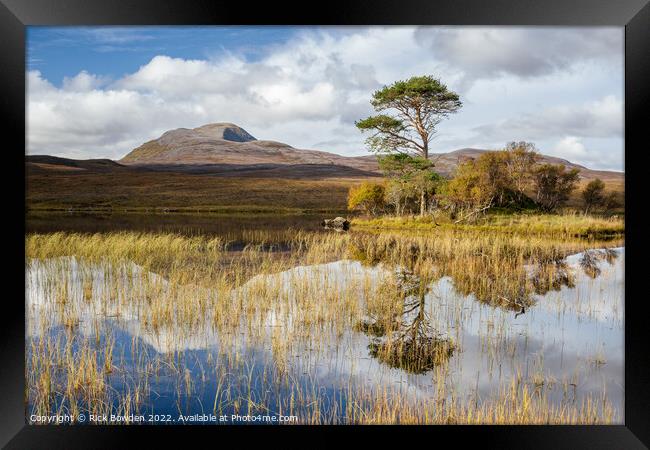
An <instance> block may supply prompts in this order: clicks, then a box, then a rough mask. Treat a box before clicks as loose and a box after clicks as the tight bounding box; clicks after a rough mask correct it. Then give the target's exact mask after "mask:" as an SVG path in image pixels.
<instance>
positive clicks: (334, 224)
mask: <svg viewBox="0 0 650 450" xmlns="http://www.w3.org/2000/svg"><path fill="white" fill-rule="evenodd" d="M321 225H322V226H323V227H325V228H331V229H333V230H344V231H347V230H348V229H349V228H350V221H349V220H347V219H345V218H343V217H336V218H335V219H323V221H322V222H321Z"/></svg>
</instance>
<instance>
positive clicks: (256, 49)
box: [27, 26, 301, 86]
mask: <svg viewBox="0 0 650 450" xmlns="http://www.w3.org/2000/svg"><path fill="white" fill-rule="evenodd" d="M300 30H301V28H299V27H279V26H277V27H275V26H269V27H263V28H261V27H247V26H241V27H216V26H205V27H197V26H194V27H180V26H168V27H144V28H143V27H36V26H32V27H28V29H27V41H28V48H27V67H28V70H34V69H35V70H39V71H41V73H42V74H43V76H44V77H45V78H47V79H48V80H49V81H50V82H52V83H53V84H55V85H57V86H60V85H61V83H62V81H63V78H64V77H65V76H71V75H76V74H77V73H79V72H81V71H82V70H85V71H87V72H89V73H97V74H102V75H105V76H109V77H111V78H114V79H117V78H119V77H121V76H123V75H125V74H127V73H131V72H135V71H136V70H137V69H138V68H139V67H140V66H141V65H143V64H146V63H147V62H149V61H151V59H152V58H153V57H155V56H156V55H160V54H164V55H167V56H171V57H175V58H184V59H205V58H213V57H217V56H218V55H219V54H223V53H224V52H228V51H234V52H237V53H240V54H242V55H244V56H245V57H246V58H247V59H248V60H251V61H254V60H256V59H258V58H259V57H260V55H261V54H262V52H263V51H264V48H265V47H267V46H271V45H274V44H276V45H278V44H282V43H284V42H286V41H288V40H289V39H291V36H292V35H293V34H294V33H297V32H300Z"/></svg>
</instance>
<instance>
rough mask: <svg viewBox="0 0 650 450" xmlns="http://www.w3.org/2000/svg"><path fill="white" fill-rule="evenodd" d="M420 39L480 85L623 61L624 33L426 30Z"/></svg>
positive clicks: (603, 30) (547, 29)
mask: <svg viewBox="0 0 650 450" xmlns="http://www.w3.org/2000/svg"><path fill="white" fill-rule="evenodd" d="M416 37H417V39H418V41H419V42H421V43H422V44H423V45H426V46H428V47H429V48H430V49H431V51H432V52H433V53H434V54H435V56H436V57H437V58H439V59H440V60H441V61H443V62H444V63H446V64H448V65H449V66H451V67H455V68H457V69H458V70H460V71H462V72H463V73H464V75H465V76H467V77H469V78H471V79H476V78H483V77H487V78H490V77H498V76H501V75H504V74H513V75H517V76H520V77H524V78H525V77H535V76H542V75H550V74H552V73H554V72H556V71H559V70H566V69H569V68H571V67H572V66H574V65H576V64H577V63H582V62H585V61H591V60H602V59H603V58H605V59H611V60H616V59H617V58H618V59H620V58H621V56H622V50H623V41H622V39H621V37H622V29H621V30H615V29H611V28H609V29H607V28H591V29H587V28H576V29H566V28H559V27H527V28H521V27H490V28H486V27H439V28H436V27H422V28H419V29H418V30H417V32H416Z"/></svg>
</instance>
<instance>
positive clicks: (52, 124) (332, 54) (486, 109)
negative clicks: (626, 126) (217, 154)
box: [27, 27, 622, 168]
mask: <svg viewBox="0 0 650 450" xmlns="http://www.w3.org/2000/svg"><path fill="white" fill-rule="evenodd" d="M102 33H104V34H103V35H101V33H100V35H99V36H98V38H101V39H103V40H104V41H110V40H111V39H117V41H115V42H118V41H119V39H122V37H121V35H119V34H117V33H115V34H114V35H113V34H112V33H113V32H112V31H110V30H109V31H108V32H102ZM133 33H135V36H139V35H138V34H137V32H135V31H134V32H132V34H133ZM142 39H145V37H143V38H142ZM619 44H620V48H619ZM616 49H618V50H616ZM617 51H618V53H617ZM618 57H621V58H622V34H621V33H619V32H618V31H617V30H614V31H612V30H611V29H610V30H607V29H600V30H585V29H572V30H567V29H563V30H562V29H552V30H549V29H542V30H541V31H540V30H537V29H507V28H495V29H490V30H486V29H479V28H474V27H469V28H463V29H456V28H454V29H448V28H447V29H442V30H441V29H435V28H417V29H416V28H413V27H368V28H354V29H351V28H331V27H330V28H328V27H325V28H321V29H318V30H315V31H313V32H303V33H300V34H298V35H297V36H296V37H295V38H294V39H292V40H290V41H288V42H287V43H286V44H282V45H274V46H271V47H269V48H268V49H267V51H266V53H265V54H263V55H261V57H260V58H256V60H255V61H249V60H247V59H246V58H245V57H244V56H243V55H240V54H237V53H228V52H225V53H224V52H222V53H220V56H218V57H217V56H215V57H212V58H208V59H200V60H197V59H195V60H191V59H182V58H172V57H169V56H165V55H159V56H156V57H154V58H152V59H151V60H150V61H148V62H147V63H146V64H144V65H142V66H141V67H140V68H139V69H138V70H137V71H135V72H133V73H130V74H126V75H125V76H123V77H122V78H120V79H117V80H114V81H111V80H108V79H106V78H104V77H103V76H102V75H101V74H91V73H88V72H86V71H82V72H80V73H78V74H76V75H73V74H71V76H69V77H66V78H65V79H64V81H63V83H62V84H61V86H54V85H52V84H51V83H50V82H48V81H47V80H46V79H44V78H43V76H42V75H41V73H40V72H38V71H30V72H28V74H27V78H28V152H29V153H49V154H56V155H61V156H70V157H111V158H120V157H122V156H123V155H125V154H126V153H127V152H129V151H130V150H131V149H133V148H134V147H136V146H138V145H140V144H141V143H143V142H145V141H147V140H150V139H153V138H156V137H158V136H159V135H160V134H162V133H163V132H164V131H167V130H169V129H173V128H180V127H188V128H189V127H196V126H200V125H203V124H205V123H209V122H220V121H228V122H234V123H237V124H239V125H240V126H242V127H244V128H245V129H247V131H249V132H250V133H251V134H253V135H254V136H256V137H257V138H259V139H272V140H279V141H283V142H286V143H288V144H290V145H293V146H295V147H299V148H319V149H322V150H329V151H335V152H338V153H342V154H357V155H359V154H365V153H366V150H365V148H364V145H363V139H364V136H363V135H361V134H360V133H359V132H358V130H356V128H355V126H354V121H355V120H358V119H360V118H363V117H365V116H367V115H368V114H371V113H372V109H371V107H370V105H369V99H370V96H371V94H372V92H373V91H374V90H375V89H377V88H379V87H381V86H382V85H384V84H388V83H391V82H392V81H395V80H397V79H405V78H408V77H410V76H413V75H420V74H434V75H436V76H439V77H440V78H441V79H442V80H443V81H444V82H445V83H447V85H448V86H449V87H450V88H452V89H455V90H459V91H460V93H461V97H462V99H463V101H464V103H465V106H464V107H463V109H462V110H461V113H460V114H457V115H455V116H453V117H452V118H450V119H449V120H448V121H445V122H443V123H442V124H441V125H440V136H439V140H438V145H440V146H444V148H439V150H440V151H442V150H452V149H455V148H459V147H462V146H466V145H478V146H483V147H486V146H489V145H503V144H504V143H505V142H507V141H510V140H515V139H516V140H519V139H525V140H533V141H541V142H542V143H543V144H544V145H545V146H544V148H542V150H545V149H546V148H548V149H549V151H551V150H550V149H551V147H553V146H554V145H555V144H557V143H558V142H559V141H560V140H562V139H565V138H566V137H567V136H569V137H574V138H576V139H580V140H581V141H580V142H582V143H583V144H582V145H583V146H585V151H586V152H587V153H586V155H587V156H589V158H587V156H585V154H583V155H576V158H577V157H580V158H583V159H582V161H588V160H589V161H595V162H596V163H598V162H599V158H597V157H596V158H591V155H594V154H598V152H599V151H601V150H603V151H604V149H605V147H602V148H601V147H598V146H599V145H601V144H602V142H604V141H607V145H608V146H610V144H611V142H612V140H617V141H620V142H621V143H622V138H621V135H622V130H621V126H622V102H621V100H620V99H621V98H622V81H621V80H622V63H617V62H616V61H617V59H616V58H618ZM621 61H622V60H621ZM617 64H618V65H617ZM594 139H595V141H594ZM594 143H595V145H596V147H595V149H594V148H593V145H594ZM587 144H588V145H587ZM557 145H559V144H557ZM602 145H604V144H602ZM621 145H622V144H621ZM553 148H554V147H553ZM558 148H560V147H558ZM567 148H568V147H567ZM603 161H604V160H603ZM607 161H610V162H607V164H611V165H610V167H614V168H615V167H616V166H617V165H618V163H617V162H616V161H614V160H612V159H611V158H610V159H609V160H607ZM611 161H613V162H611ZM576 162H580V161H576Z"/></svg>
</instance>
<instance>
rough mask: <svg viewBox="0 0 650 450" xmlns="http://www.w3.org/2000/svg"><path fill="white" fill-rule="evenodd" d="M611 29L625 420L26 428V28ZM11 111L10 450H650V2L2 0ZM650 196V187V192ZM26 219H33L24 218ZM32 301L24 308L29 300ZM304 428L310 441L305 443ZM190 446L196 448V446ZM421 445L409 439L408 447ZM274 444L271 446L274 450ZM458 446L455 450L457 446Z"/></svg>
mask: <svg viewBox="0 0 650 450" xmlns="http://www.w3.org/2000/svg"><path fill="white" fill-rule="evenodd" d="M171 24H178V25H181V24H182V25H191V24H197V25H206V24H233V25H234V24H260V25H261V24H281V25H292V24H295V25H299V24H303V25H334V24H338V25H371V24H372V25H398V24H399V25H401V24H407V25H420V24H422V25H456V24H457V25H571V26H590V25H608V26H621V27H625V170H626V177H625V201H626V231H625V234H626V241H628V242H629V241H631V242H632V245H628V246H626V247H627V248H626V252H625V258H626V261H625V268H626V277H625V299H626V301H625V418H624V422H625V424H624V425H612V426H596V425H594V426H554V427H550V426H473V427H467V426H430V427H399V426H386V427H348V426H342V427H336V428H335V429H334V427H316V428H306V427H241V426H240V427H186V428H181V427H173V426H170V427H164V426H162V427H161V426H144V427H117V426H77V427H57V426H28V425H26V424H25V405H24V393H25V380H24V376H25V357H24V347H25V322H24V284H21V283H22V282H21V280H23V281H24V270H23V267H21V264H20V263H19V262H18V261H20V260H24V257H25V248H24V232H25V226H24V217H25V216H24V212H25V198H24V191H23V192H21V190H20V189H18V188H17V186H18V185H19V184H18V183H20V180H21V179H22V183H23V184H22V186H24V183H25V168H24V164H25V163H24V154H22V153H20V152H19V151H18V149H19V148H20V147H23V148H24V147H25V27H26V26H29V25H171ZM0 47H1V49H2V51H1V52H0V55H1V56H0V58H1V59H0V61H1V63H0V108H1V111H2V122H1V123H2V127H3V128H4V135H5V136H7V137H11V138H12V139H10V140H7V139H5V140H4V142H5V143H6V142H12V143H13V145H9V144H5V152H4V154H3V158H4V161H5V162H6V164H7V165H6V166H5V169H6V170H5V173H4V175H5V176H3V177H2V178H3V184H4V190H3V192H4V193H5V201H6V202H8V203H9V205H5V207H6V208H7V209H6V212H5V220H4V222H5V227H7V229H8V231H9V235H8V236H7V235H5V239H6V241H5V243H8V244H10V245H9V246H8V247H11V248H10V251H9V253H8V255H7V258H8V260H9V263H8V264H7V266H6V267H7V268H8V272H7V273H6V281H7V282H8V283H9V284H11V285H12V287H15V288H16V291H13V290H12V293H11V294H9V293H8V292H7V293H5V295H4V299H3V301H4V303H5V305H8V306H11V307H10V308H9V311H10V312H9V313H7V317H4V323H3V324H2V325H1V326H0V329H1V333H2V336H1V338H0V349H1V352H2V353H1V354H2V358H1V359H0V379H1V382H0V389H1V391H2V397H1V399H0V444H2V445H6V448H77V447H83V448H104V447H115V446H119V445H125V444H128V443H133V441H132V439H133V438H134V437H135V435H136V434H137V435H139V436H138V437H140V438H142V437H144V438H146V439H148V440H150V442H147V444H146V445H147V446H148V447H153V446H154V445H155V444H154V443H153V441H154V440H160V441H162V442H165V443H170V442H172V441H173V440H176V439H180V440H182V441H180V442H182V443H184V444H185V445H187V443H189V442H195V441H194V439H198V438H202V439H209V440H208V441H207V442H212V444H217V445H226V444H225V441H222V440H215V439H221V438H222V434H223V433H224V432H226V431H228V432H230V433H233V434H235V437H239V438H241V439H242V440H244V439H245V441H241V442H240V443H239V444H235V445H246V444H247V443H248V439H249V438H250V437H251V436H253V435H257V434H263V435H265V436H268V435H270V434H271V433H272V434H273V436H274V437H275V438H276V439H279V440H280V441H279V443H280V444H282V442H284V443H290V442H294V444H297V445H301V446H305V445H307V446H311V445H313V444H314V443H322V441H320V440H315V439H314V436H315V435H314V433H318V434H319V435H323V434H325V433H327V432H330V431H336V432H337V434H339V439H340V438H343V436H340V434H341V433H345V434H346V435H349V434H351V433H357V432H359V431H365V432H368V431H370V433H365V434H366V435H367V436H372V437H374V438H377V437H379V438H380V439H384V438H385V437H387V436H388V435H390V436H398V437H401V438H402V439H407V437H406V436H404V435H403V434H404V433H405V432H408V433H413V432H418V433H426V434H427V436H422V438H425V439H431V440H430V441H424V442H430V444H431V445H438V444H442V443H443V442H445V441H442V440H439V439H440V437H441V436H444V437H445V440H446V441H447V442H454V443H461V442H464V441H466V440H467V439H473V440H475V441H476V442H479V443H480V445H482V446H483V447H487V448H508V447H514V448H549V447H550V448H572V449H577V448H589V449H597V448H607V449H609V448H625V449H633V448H647V446H648V445H650V426H649V425H650V415H649V413H648V412H649V410H650V408H649V407H648V404H649V401H650V395H649V393H648V391H649V390H650V375H649V374H650V370H649V366H650V364H649V362H650V358H649V352H648V344H647V343H648V342H650V338H649V336H648V334H649V333H648V329H649V328H650V327H648V325H647V323H646V322H647V317H648V315H647V312H648V307H647V306H646V305H647V302H648V301H647V300H646V298H647V296H646V295H644V293H643V290H642V289H643V287H644V275H643V272H642V271H643V270H644V269H645V266H646V265H647V263H646V262H644V259H643V258H644V256H645V255H644V252H645V250H646V245H645V244H646V241H645V239H644V235H643V234H644V233H643V231H644V229H643V225H644V223H643V213H644V208H643V206H642V205H643V203H644V200H645V199H644V197H643V196H644V195H645V193H644V189H643V188H644V184H643V177H644V170H646V168H647V167H648V165H647V159H648V158H647V150H646V149H647V145H648V144H647V139H648V137H647V136H648V133H647V131H646V128H647V116H648V114H647V111H646V108H648V107H649V106H650V95H649V88H648V84H649V83H648V81H650V62H649V60H650V3H648V0H619V1H613V0H611V1H609V0H545V1H541V0H539V1H536V0H492V1H486V0H444V1H435V2H433V1H426V0H400V1H399V2H397V1H393V2H391V1H387V0H381V1H379V0H375V1H372V2H370V1H363V0H354V1H347V2H327V3H322V4H312V5H311V8H309V5H308V4H305V5H303V7H299V6H297V5H296V4H291V3H287V4H284V5H283V4H278V3H277V2H266V3H260V4H250V3H244V2H224V1H221V0H219V1H216V0H213V1H209V0H195V1H189V0H185V1H182V0H142V1H134V0H131V1H120V2H117V1H110V2H109V1H104V2H102V1H100V0H92V1H91V0H0ZM646 191H647V189H646ZM21 214H22V217H23V218H22V219H19V216H20V215H21ZM21 298H22V299H23V301H21ZM296 431H298V432H301V434H302V436H303V437H304V438H306V440H304V441H300V440H298V441H294V439H295V438H294V437H293V435H294V434H295V433H296ZM190 439H191V440H190ZM408 439H410V438H408ZM267 445H268V444H267ZM446 445H449V444H446Z"/></svg>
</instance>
